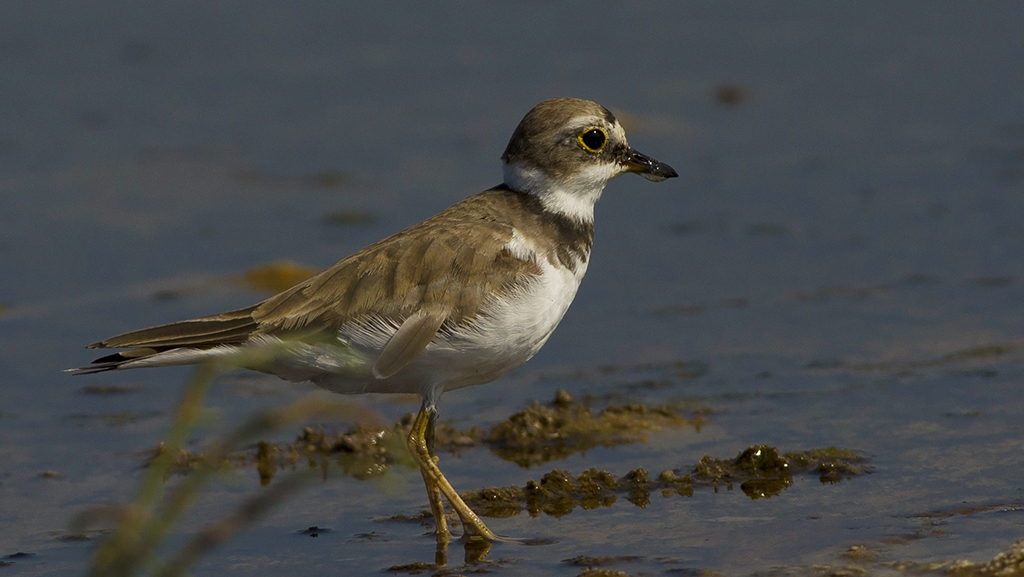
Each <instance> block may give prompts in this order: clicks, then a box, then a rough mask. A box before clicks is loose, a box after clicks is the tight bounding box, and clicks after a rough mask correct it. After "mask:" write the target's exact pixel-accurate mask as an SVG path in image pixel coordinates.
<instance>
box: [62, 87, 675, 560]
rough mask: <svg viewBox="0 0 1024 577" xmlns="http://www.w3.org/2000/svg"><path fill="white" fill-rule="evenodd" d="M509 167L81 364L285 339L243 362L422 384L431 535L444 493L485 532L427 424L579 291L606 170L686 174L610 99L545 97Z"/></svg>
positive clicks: (98, 367)
mask: <svg viewBox="0 0 1024 577" xmlns="http://www.w3.org/2000/svg"><path fill="white" fill-rule="evenodd" d="M501 161H502V165H503V182H502V183H501V184H499V185H497V186H495V187H493V188H490V189H488V190H485V191H483V192H481V193H478V194H476V195H473V196H470V197H468V198H465V199H464V200H462V201H460V202H458V203H456V204H454V205H452V206H451V207H449V208H448V209H446V210H443V211H442V212H440V213H438V214H436V215H435V216H432V217H430V218H428V219H426V220H424V221H422V222H420V223H419V224H415V225H413V226H410V227H409V228H406V229H405V230H402V231H400V232H398V233H395V234H393V235H391V236H388V237H387V238H385V239H383V240H381V241H379V242H376V243H374V244H371V245H369V246H367V247H365V248H363V249H362V250H359V251H358V252H356V253H354V254H352V255H351V256H348V257H346V258H344V259H342V260H341V261H339V262H338V263H336V264H335V265H333V266H331V267H330V268H327V269H326V270H324V271H323V272H320V273H319V274H317V275H315V276H313V277H311V278H309V279H308V280H305V281H303V282H301V283H299V284H297V285H296V286H294V287H292V288H290V289H287V290H285V291H284V292H282V293H280V294H277V295H275V296H273V297H270V298H268V299H266V300H264V301H262V302H259V303H257V304H254V305H252V306H249V307H245V308H242V309H238V310H233V311H228V312H223V313H220V314H215V315H210V316H204V317H199V318H194V319H190V320H183V321H179V322H173V323H169V324H163V325H159V326H154V327H149V328H144V329H139V330H134V331H131V332H127V333H124V334H121V335H117V336H114V337H110V338H107V339H104V340H102V341H99V342H96V343H92V344H90V345H87V348H90V349H109V348H116V349H125V350H122V351H120V352H115V353H113V354H109V355H107V356H104V357H101V358H98V359H96V360H95V361H93V362H92V363H91V364H90V365H87V366H85V367H78V368H75V369H68V371H69V372H73V373H76V374H91V373H97V372H105V371H113V370H124V369H135V368H145V367H164V366H174V365H193V364H201V363H204V362H207V361H211V360H217V359H226V358H230V357H232V355H235V358H237V355H238V353H239V352H241V351H246V350H250V349H259V348H261V347H279V350H280V352H279V353H277V354H274V355H273V356H272V357H271V358H269V359H263V360H260V361H258V362H257V361H253V362H252V363H251V365H250V366H246V367H244V368H249V369H254V370H257V371H261V372H264V373H271V374H274V375H277V376H278V377H280V378H282V379H285V380H288V381H296V382H298V381H311V382H312V383H314V384H316V385H317V386H319V387H322V388H324V389H327V390H329V391H333V392H337V393H346V394H348V393H403V394H410V393H412V394H417V395H419V396H420V397H421V399H422V403H421V405H420V409H419V411H418V413H417V415H416V417H415V419H414V420H413V424H412V429H411V431H410V433H409V435H408V437H407V439H406V443H407V445H408V448H409V450H410V452H411V454H412V456H413V458H414V460H415V462H416V464H417V465H418V467H419V469H420V473H421V475H422V477H423V481H424V484H425V486H426V489H427V496H428V500H429V503H430V509H431V513H432V515H433V518H434V525H435V527H434V533H435V536H436V540H437V545H438V549H439V550H440V549H442V548H443V547H446V546H447V545H448V543H449V540H450V538H451V532H450V529H449V528H448V524H447V520H446V517H445V509H444V502H443V501H442V497H443V498H444V499H446V500H447V501H448V503H449V504H450V506H451V507H452V509H454V511H455V513H456V514H457V515H458V516H459V519H460V520H461V523H462V527H463V537H464V538H465V539H476V540H484V541H486V542H492V541H496V540H499V539H500V537H499V536H498V535H497V534H495V533H494V532H492V531H491V530H490V529H489V528H488V527H487V526H486V525H485V524H484V522H483V521H482V520H481V519H480V517H479V516H478V515H477V514H476V513H474V512H473V510H472V509H471V508H470V507H469V506H468V505H467V504H466V503H465V501H464V500H463V499H462V498H461V497H460V496H459V494H458V492H457V491H456V490H455V489H454V488H453V487H452V485H451V483H449V482H448V479H447V478H446V477H445V476H444V474H443V473H442V472H441V470H440V468H439V466H438V463H439V459H438V457H437V455H436V454H435V452H434V447H433V432H434V427H435V423H436V421H437V418H438V402H439V400H440V398H441V396H442V394H443V393H444V392H446V391H451V390H453V389H459V388H463V387H468V386H473V385H481V384H484V383H488V382H491V381H494V380H496V379H497V378H499V377H500V376H502V375H503V374H505V373H507V372H508V371H510V370H512V369H514V368H516V367H518V366H520V365H521V364H523V363H525V362H526V361H527V360H529V359H530V358H531V357H532V356H533V355H534V354H535V353H536V352H537V351H538V350H540V348H541V347H542V346H543V345H544V343H545V342H546V341H547V340H548V337H550V336H551V334H552V331H554V330H555V327H556V326H557V325H558V324H559V322H560V321H561V320H562V317H563V315H564V314H565V312H566V310H567V309H568V308H569V305H570V303H571V302H572V301H573V298H574V297H575V296H576V292H577V289H578V288H579V285H580V281H581V280H582V279H583V275H584V273H586V271H587V265H588V263H589V260H590V251H591V247H592V245H593V240H594V205H595V203H596V202H597V201H598V199H599V198H600V197H601V194H602V192H603V190H604V188H605V185H606V184H607V183H608V182H609V181H610V180H612V179H613V178H615V177H617V176H620V175H622V174H626V173H636V174H639V175H641V176H643V177H645V178H646V179H648V180H650V181H654V182H660V181H663V180H665V179H667V178H673V177H676V176H678V174H677V173H676V171H675V170H674V169H672V168H671V167H670V166H669V165H667V164H665V163H662V162H659V161H657V160H654V159H653V158H651V157H649V156H646V155H644V154H641V153H640V152H638V151H636V150H635V149H633V148H632V147H631V146H630V145H629V143H628V142H627V141H626V134H625V131H624V130H623V128H622V126H621V125H620V124H619V121H618V120H617V119H616V118H615V115H614V114H612V112H610V111H609V110H608V109H607V108H605V107H604V106H601V105H600V104H597V103H595V102H591V101H589V100H582V99H577V98H556V99H552V100H546V101H544V102H541V103H540V104H537V105H536V106H535V107H534V108H533V109H531V110H530V111H529V112H528V113H527V114H526V115H525V116H524V117H523V119H522V121H521V122H520V123H519V125H518V126H517V127H516V129H515V131H514V132H513V134H512V137H511V139H510V140H509V143H508V146H507V147H506V148H505V151H504V153H503V154H502V156H501Z"/></svg>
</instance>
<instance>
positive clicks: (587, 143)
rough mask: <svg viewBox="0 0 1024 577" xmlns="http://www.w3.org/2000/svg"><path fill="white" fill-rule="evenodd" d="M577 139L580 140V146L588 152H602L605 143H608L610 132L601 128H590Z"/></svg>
mask: <svg viewBox="0 0 1024 577" xmlns="http://www.w3.org/2000/svg"><path fill="white" fill-rule="evenodd" d="M576 140H578V141H580V146H582V147H583V148H584V149H585V150H586V151H587V152H601V150H602V149H604V145H605V144H608V133H607V132H605V131H604V130H603V129H601V128H588V129H586V130H584V131H583V132H581V133H580V134H579V136H577V137H576Z"/></svg>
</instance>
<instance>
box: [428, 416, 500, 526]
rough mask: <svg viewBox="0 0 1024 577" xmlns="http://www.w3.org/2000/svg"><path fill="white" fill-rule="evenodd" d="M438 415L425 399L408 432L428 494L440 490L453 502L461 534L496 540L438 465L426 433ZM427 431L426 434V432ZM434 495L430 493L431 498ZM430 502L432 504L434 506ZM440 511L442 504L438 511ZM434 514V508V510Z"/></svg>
mask: <svg viewBox="0 0 1024 577" xmlns="http://www.w3.org/2000/svg"><path fill="white" fill-rule="evenodd" d="M436 418H437V410H436V409H434V407H432V406H430V407H428V406H427V404H426V403H424V405H423V406H422V407H421V408H420V412H419V413H418V414H417V415H416V420H415V421H414V422H413V427H412V432H410V433H409V448H410V449H411V450H412V453H413V456H414V457H415V459H416V462H417V463H418V464H419V466H420V473H421V474H422V475H423V481H424V482H425V483H426V485H427V493H428V495H429V494H430V493H431V491H432V490H433V491H440V493H441V494H442V495H444V496H445V498H446V499H448V502H449V503H451V504H452V508H453V509H455V512H456V513H457V514H458V515H459V519H460V520H462V527H463V531H464V536H465V537H467V538H469V539H473V540H478V539H486V540H488V541H497V540H498V536H497V535H495V534H494V533H493V532H492V531H491V530H490V529H488V528H487V525H484V522H483V521H481V520H480V517H479V516H478V515H477V514H476V513H474V512H473V510H472V509H470V508H469V505H467V504H466V502H465V501H463V500H462V497H460V496H459V494H458V492H456V491H455V488H454V487H452V484H451V483H449V482H448V479H446V478H445V476H444V473H442V472H441V469H440V468H438V466H437V462H438V459H437V457H436V456H434V455H433V454H432V453H433V451H432V449H431V447H430V446H429V445H428V442H427V439H428V436H429V437H430V438H431V440H432V437H433V433H434V427H433V425H434V419H436ZM428 431H429V434H428ZM432 498H433V497H431V499H432ZM433 506H434V505H433V503H431V508H433ZM441 513H442V515H443V507H442V511H441ZM434 515H435V517H436V515H437V511H434ZM438 535H439V537H438V543H439V544H440V541H441V540H440V532H439V533H438Z"/></svg>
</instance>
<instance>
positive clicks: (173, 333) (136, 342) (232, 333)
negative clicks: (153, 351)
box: [86, 305, 258, 349]
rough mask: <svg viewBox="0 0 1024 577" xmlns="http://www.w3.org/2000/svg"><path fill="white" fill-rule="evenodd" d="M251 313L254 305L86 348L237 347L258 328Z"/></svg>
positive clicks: (129, 333)
mask: <svg viewBox="0 0 1024 577" xmlns="http://www.w3.org/2000/svg"><path fill="white" fill-rule="evenodd" d="M255 309H256V306H255V305H254V306H251V307H247V308H244V309H239V310H237V311H230V312H226V313H221V314H218V315H211V316H208V317H200V318H197V319H191V320H187V321H178V322H175V323H168V324H165V325H157V326H155V327H149V328H145V329H139V330H135V331H131V332H127V333H124V334H120V335H117V336H114V337H110V338H109V339H104V340H102V341H99V342H97V343H92V344H91V345H88V346H87V347H86V348H89V349H111V348H127V347H155V348H173V347H183V346H198V347H202V346H212V345H218V344H229V343H231V344H235V343H241V342H244V341H245V340H247V339H248V338H249V336H250V335H252V333H253V331H255V330H256V329H257V327H258V325H257V323H256V321H255V320H254V319H253V318H252V312H253V311H254V310H255Z"/></svg>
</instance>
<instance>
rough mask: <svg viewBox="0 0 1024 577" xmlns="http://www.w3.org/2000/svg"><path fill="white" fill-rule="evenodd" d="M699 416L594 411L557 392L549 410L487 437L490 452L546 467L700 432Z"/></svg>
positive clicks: (535, 410) (536, 409) (642, 408)
mask: <svg viewBox="0 0 1024 577" xmlns="http://www.w3.org/2000/svg"><path fill="white" fill-rule="evenodd" d="M702 423H703V420H702V418H701V416H700V414H699V413H698V414H696V415H694V416H693V418H690V419H688V418H686V417H684V416H683V415H682V414H681V411H680V410H679V409H676V408H673V407H670V406H655V407H650V406H647V405H642V404H627V405H616V406H610V407H607V408H605V409H602V410H600V411H596V412H595V411H594V410H592V409H591V408H590V407H589V406H587V404H586V403H584V402H581V401H578V400H576V399H575V398H573V397H572V396H571V395H570V394H569V393H567V392H566V391H564V390H562V389H559V390H558V392H557V393H556V394H555V399H554V401H553V402H551V403H550V404H546V405H542V404H540V403H539V402H534V404H533V405H532V406H530V407H527V408H526V409H524V410H522V411H520V412H518V413H516V414H514V415H512V416H511V417H509V418H508V420H506V421H504V422H501V423H498V424H497V425H495V426H494V427H493V428H492V429H491V430H490V432H489V433H488V434H487V435H486V436H484V437H483V439H482V440H483V441H484V442H485V443H486V444H488V445H490V447H491V452H492V453H494V454H495V455H496V456H498V457H499V458H501V459H503V460H505V461H509V462H512V463H516V464H517V465H519V466H521V467H532V466H537V465H542V464H544V463H548V462H550V461H554V460H558V459H564V458H566V457H568V456H570V455H573V454H575V453H582V452H586V451H587V450H589V449H593V448H596V447H615V446H618V445H624V444H630V443H638V442H642V441H645V440H646V439H647V435H648V434H650V433H652V432H656V431H659V430H662V429H665V428H670V427H671V428H679V427H684V426H692V427H694V429H695V430H699V429H700V425H701V424H702Z"/></svg>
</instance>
